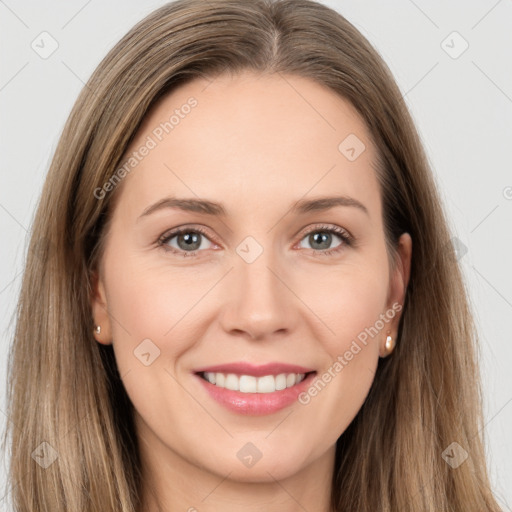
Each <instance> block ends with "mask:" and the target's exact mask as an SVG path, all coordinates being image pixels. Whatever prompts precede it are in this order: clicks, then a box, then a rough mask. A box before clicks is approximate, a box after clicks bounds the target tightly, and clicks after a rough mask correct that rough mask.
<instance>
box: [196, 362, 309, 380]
mask: <svg viewBox="0 0 512 512" xmlns="http://www.w3.org/2000/svg"><path fill="white" fill-rule="evenodd" d="M194 371H195V373H203V372H212V373H217V372H218V373H234V374H236V375H252V376H254V377H262V376H264V375H280V374H281V373H310V372H314V371H315V370H313V369H312V368H306V367H304V366H297V365H294V364H286V363H267V364H262V365H254V364H251V363H246V362H237V363H226V364H218V365H215V366H205V367H203V368H198V369H196V370H194Z"/></svg>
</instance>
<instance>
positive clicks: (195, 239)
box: [158, 227, 209, 257]
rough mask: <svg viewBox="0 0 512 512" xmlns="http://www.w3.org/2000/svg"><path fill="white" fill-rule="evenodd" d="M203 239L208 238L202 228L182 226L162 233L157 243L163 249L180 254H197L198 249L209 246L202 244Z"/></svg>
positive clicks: (185, 255)
mask: <svg viewBox="0 0 512 512" xmlns="http://www.w3.org/2000/svg"><path fill="white" fill-rule="evenodd" d="M174 239H176V240H174ZM204 240H209V239H208V237H207V236H206V232H205V231H204V230H203V229H202V228H200V227H195V228H190V227H183V228H176V229H173V230H172V231H168V232H166V233H164V234H163V235H162V236H161V237H160V238H159V239H158V245H159V246H161V247H162V248H163V249H164V250H166V251H170V252H174V253H176V254H179V255H180V256H184V257H187V256H197V253H198V251H199V250H200V249H208V248H209V247H205V246H204V244H203V242H204Z"/></svg>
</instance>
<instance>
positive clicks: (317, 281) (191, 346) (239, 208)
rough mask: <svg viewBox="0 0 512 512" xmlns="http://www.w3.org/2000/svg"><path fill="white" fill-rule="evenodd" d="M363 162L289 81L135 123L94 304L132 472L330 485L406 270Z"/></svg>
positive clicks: (330, 102)
mask: <svg viewBox="0 0 512 512" xmlns="http://www.w3.org/2000/svg"><path fill="white" fill-rule="evenodd" d="M144 148H146V149H144ZM134 152H136V154H134ZM129 157H132V160H131V161H129V160H128V158H129ZM375 159H376V149H375V147H374V146H373V145H372V142H371V141H370V136H369V132H368V130H367V128H366V127H365V124H364V123H363V121H362V120H361V118H360V117H359V116H358V114H357V112H356V111H355V110H354V108H353V107H352V106H351V105H350V104H349V103H348V102H346V101H344V100H343V99H341V98H340V97H338V96H337V95H336V94H335V93H333V92H331V91H330V90H328V89H326V88H324V87H323V86H321V85H319V84H317V83H316V82H313V81H311V80H308V79H305V78H298V77H295V76H286V75H271V76H259V75H255V74H252V73H249V72H244V73H242V74H239V75H236V76H235V77H229V76H224V75H223V76H221V77H218V78H216V79H215V80H213V81H212V82H208V81H205V80H196V81H194V82H190V83H189V84H186V85H183V86H181V87H180V88H179V89H176V90H175V91H173V92H172V93H171V94H170V95H167V96H166V97H164V98H163V99H162V100H161V101H160V102H159V103H158V105H157V106H156V107H155V108H154V109H153V110H152V111H151V112H150V113H149V114H148V116H147V118H146V119H145V121H144V124H143V126H142V127H141V129H140V130H139V132H138V134H137V136H136V138H135V140H134V141H133V143H132V144H131V146H130V148H129V150H128V151H127V153H126V160H125V161H126V162H128V163H127V165H126V167H125V172H124V173H123V172H122V171H121V172H119V173H118V177H121V178H123V179H122V182H121V183H120V184H118V185H117V186H118V187H121V189H120V190H119V191H118V192H119V193H120V195H119V197H118V198H117V199H118V202H117V204H116V208H115V210H114V213H113V218H112V223H111V226H110V230H109V232H108V234H107V240H106V246H105V252H104V254H103V258H102V260H101V266H100V271H99V279H98V280H97V282H96V283H95V295H94V298H93V314H94V320H95V323H96V324H99V325H100V326H101V328H102V331H101V334H99V335H96V337H97V340H98V341H99V342H101V343H105V344H108V343H113V348H114V352H115V357H116V361H117V365H118V368H119V372H120V375H121V376H122V379H123V383H124V386H125V388H126V391H127V393H128V395H129V397H130V399H131V401H132V402H133V405H134V407H135V411H136V417H135V421H136V427H137V431H138V435H139V436H140V439H141V440H142V441H143V442H142V443H141V445H142V450H143V452H144V453H145V454H146V457H147V459H148V460H153V462H155V463H156V464H158V463H161V461H165V463H172V464H173V465H179V467H181V468H183V471H186V470H187V468H188V469H190V468H192V467H193V468H200V469H201V471H207V472H209V473H213V474H215V476H216V478H218V477H222V478H224V477H225V476H226V475H227V474H228V473H229V474H230V478H231V479H238V480H241V481H273V479H278V480H279V479H283V478H286V477H289V476H292V475H294V474H297V473H299V472H301V471H304V470H305V469H306V468H307V467H315V465H316V466H317V467H318V468H323V469H322V470H320V471H323V470H325V474H324V473H321V475H320V473H319V477H321V478H324V477H326V476H327V475H328V474H329V473H328V471H332V463H333V460H334V459H333V458H334V446H335V442H336V440H337V439H338V437H339V436H340V435H341V434H342V433H343V431H344V430H345V429H346V428H347V426H348V425H349V423H350V422H351V421H352V419H353V418H354V417H355V415H356V414H357V412H358V411H359V409H360V407H361V406H362V404H363V402H364V400H365V397H366V396H367V393H368V391H369V389H370V385H371V383H372V381H373V378H374V374H375V371H376V367H377V363H378V359H379V356H383V355H384V343H385V340H386V334H387V333H388V332H389V333H390V334H391V335H392V336H393V337H395V336H396V334H397V328H398V319H399V315H400V313H399V310H400V304H402V303H403V298H404V292H405V286H406V284H407V280H408V273H409V270H408V269H409V259H410V249H411V241H410V237H409V236H408V235H403V236H402V239H401V244H400V246H399V260H398V261H399V264H398V265H397V267H396V268H397V270H394V271H392V270H391V267H390V261H389V259H388V254H387V252H386V244H385V238H384V226H383V220H382V211H381V209H382V204H381V198H380V192H379V185H378V181H377V177H376V173H375V170H374V168H373V167H372V165H373V163H374V162H375ZM130 162H131V163H130ZM123 176H124V177H123ZM108 189H109V186H108V185H107V186H106V187H105V188H104V189H103V192H102V194H103V193H104V194H105V195H106V194H109V193H112V191H111V190H108ZM340 198H341V199H340ZM99 200H105V199H104V198H103V199H99ZM203 202H205V203H206V202H207V203H206V204H204V205H203ZM177 228H179V229H182V230H183V233H182V234H181V235H179V234H175V233H173V231H174V230H176V229H177ZM199 230H200V231H199ZM244 365H246V366H245V367H244ZM206 370H209V374H208V375H206V377H209V378H210V379H211V380H212V381H213V380H214V379H215V384H213V383H210V382H207V381H206V380H205V378H204V376H203V375H201V374H199V373H198V372H201V371H206ZM310 372H314V373H310ZM293 374H299V377H298V378H297V377H296V376H294V375H293ZM303 374H305V375H303ZM241 375H242V377H240V376H241ZM283 375H284V376H283ZM302 378H304V380H302V381H300V379H302ZM297 381H300V382H298V384H296V382H297ZM284 386H288V387H286V388H284V389H283V387H284ZM240 387H241V388H242V389H240ZM228 388H231V389H228ZM276 388H277V390H276ZM236 389H238V390H236ZM156 461H160V462H156ZM216 481H218V479H217V480H216Z"/></svg>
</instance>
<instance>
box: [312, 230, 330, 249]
mask: <svg viewBox="0 0 512 512" xmlns="http://www.w3.org/2000/svg"><path fill="white" fill-rule="evenodd" d="M312 238H313V241H314V242H315V243H320V245H322V244H323V246H322V247H319V249H328V248H329V245H330V241H331V234H330V233H325V232H323V233H321V232H318V233H315V234H313V235H312ZM318 238H320V242H318Z"/></svg>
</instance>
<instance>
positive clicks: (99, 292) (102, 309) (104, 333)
mask: <svg viewBox="0 0 512 512" xmlns="http://www.w3.org/2000/svg"><path fill="white" fill-rule="evenodd" d="M91 284H92V290H91V309H92V318H93V322H94V325H93V327H92V329H93V333H94V337H95V339H96V341H97V342H98V343H101V344H103V345H110V344H111V343H112V330H111V326H110V317H109V314H108V306H107V296H106V293H105V285H104V282H103V280H102V278H101V277H100V275H99V273H98V272H97V271H94V272H93V273H92V277H91ZM97 325H99V326H100V328H101V331H100V332H99V333H97V332H96V330H95V328H96V326H97Z"/></svg>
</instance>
